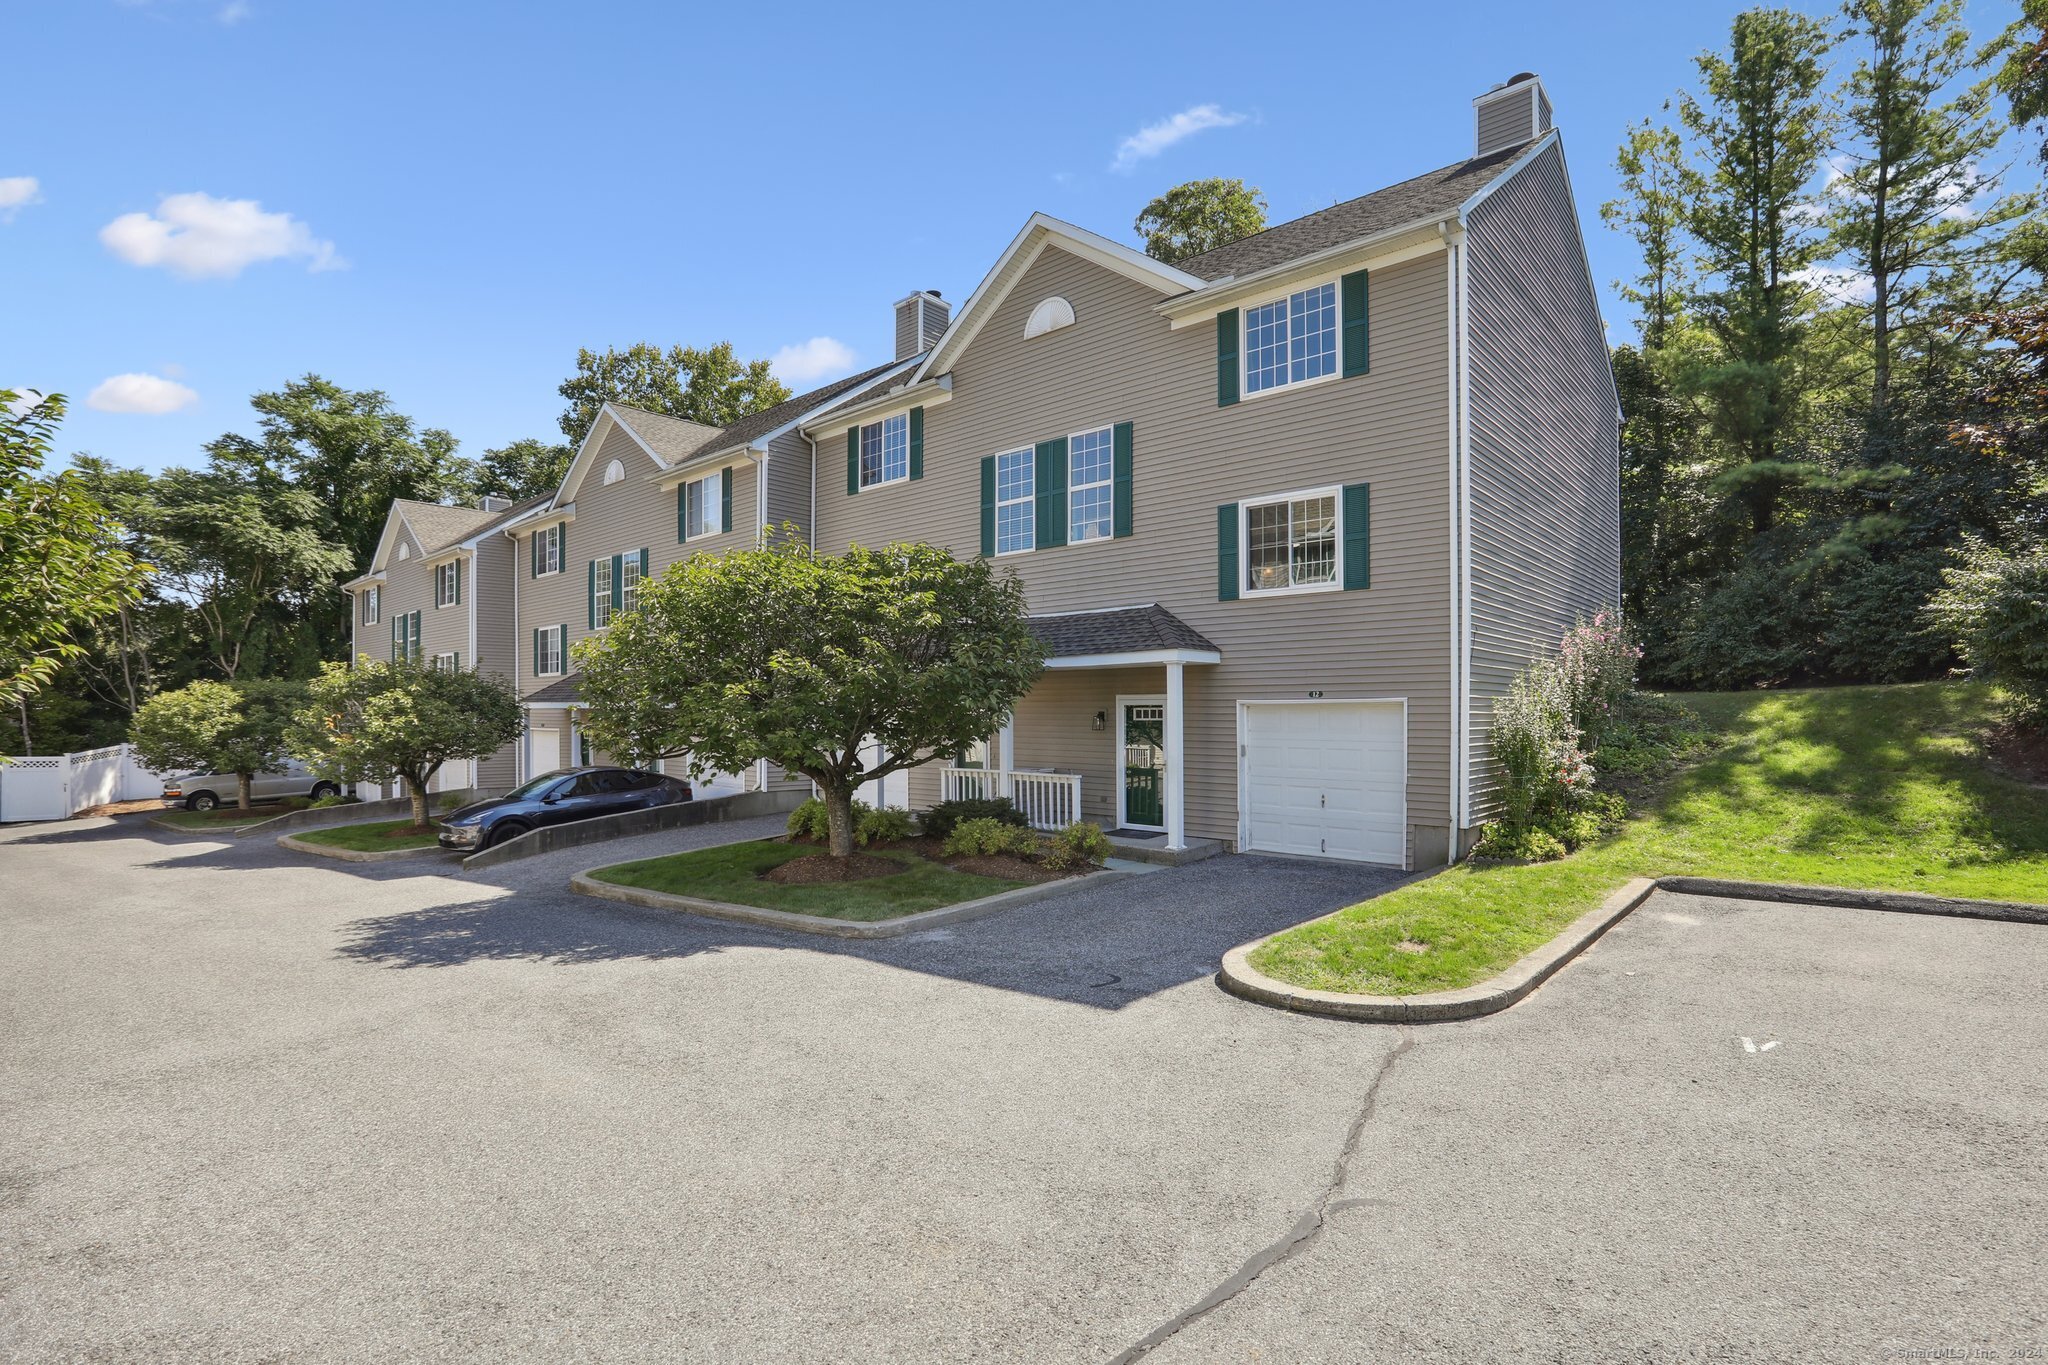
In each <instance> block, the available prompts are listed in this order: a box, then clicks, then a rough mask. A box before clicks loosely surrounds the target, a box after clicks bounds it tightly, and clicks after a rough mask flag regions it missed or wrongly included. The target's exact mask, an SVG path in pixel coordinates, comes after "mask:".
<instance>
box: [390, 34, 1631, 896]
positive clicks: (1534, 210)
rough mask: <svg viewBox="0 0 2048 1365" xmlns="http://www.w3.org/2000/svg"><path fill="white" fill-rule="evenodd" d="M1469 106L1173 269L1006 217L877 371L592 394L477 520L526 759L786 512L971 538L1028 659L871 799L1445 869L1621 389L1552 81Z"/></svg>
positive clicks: (820, 530) (960, 541) (967, 552)
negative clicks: (517, 497) (1442, 158)
mask: <svg viewBox="0 0 2048 1365" xmlns="http://www.w3.org/2000/svg"><path fill="white" fill-rule="evenodd" d="M1473 127H1474V133H1475V145H1474V148H1473V154H1472V155H1471V156H1469V157H1467V158H1465V159H1463V160H1461V161H1458V162H1456V163H1454V164H1452V165H1449V166H1444V167H1440V168H1438V169H1436V170H1433V171H1430V172H1427V173H1425V174H1422V175H1418V176H1415V177H1413V178H1411V179H1409V180H1405V181H1402V182H1400V183H1398V184H1395V185H1391V186H1388V187H1386V188H1383V189H1380V190H1377V191H1374V192H1372V193H1369V194H1366V195H1363V196H1361V197H1359V198H1356V199H1352V200H1348V201H1346V202H1343V203H1339V204H1336V205H1334V206H1332V207H1330V208H1328V209H1324V210H1321V211H1319V212H1316V213H1312V214H1309V215H1307V216H1305V217H1302V218H1298V219H1295V220H1293V221H1291V222H1287V223H1282V224H1279V225H1277V226H1275V227H1272V228H1269V229H1267V230H1265V231H1263V232H1261V233H1258V234H1255V235H1253V236H1251V237H1247V238H1244V239H1242V240H1240V241H1237V242H1233V243H1230V244H1229V245H1226V246H1223V247H1220V248H1218V249H1216V250H1214V251H1210V252H1207V253H1204V254H1202V255H1198V256H1194V257H1190V258H1187V259H1183V260H1180V261H1177V262H1175V263H1172V264H1167V263H1163V262H1161V261H1158V260H1154V259H1153V258H1151V257H1149V256H1146V255H1144V254H1142V253H1140V252H1137V251H1135V250H1133V249H1131V248H1130V247H1128V246H1125V245H1123V244H1121V243H1118V242H1115V241H1112V240H1110V239H1108V238H1105V237H1102V236H1100V235H1098V234H1095V233H1093V232H1090V231H1087V230H1086V229H1083V228H1080V227H1077V226H1075V225H1072V224H1069V223H1065V222H1062V221H1060V220H1058V219H1055V218H1051V217H1048V216H1046V215H1043V214H1034V215H1033V216H1032V217H1031V218H1030V219H1029V220H1028V221H1027V222H1026V223H1025V224H1024V226H1023V228H1022V230H1020V231H1019V232H1018V233H1017V235H1016V236H1015V238H1013V239H1012V240H1011V242H1010V243H1009V245H1008V246H1007V247H1006V248H1005V249H1004V250H1003V251H1002V252H1001V253H1000V254H999V255H998V256H997V257H996V259H995V262H994V264H993V265H992V267H991V268H990V270H989V271H988V273H987V275H986V276H985V277H984V278H983V279H982V281H981V282H980V284H979V285H978V287H976V289H975V290H974V291H973V293H972V294H971V295H970V296H969V297H968V299H967V301H966V302H965V304H964V305H962V307H961V308H960V310H959V311H958V313H957V314H955V313H953V312H951V311H950V309H949V308H948V305H947V304H946V302H945V300H944V299H943V298H942V297H941V296H940V295H939V294H938V292H937V291H934V290H919V291H916V292H914V293H912V294H911V295H909V296H908V297H906V298H904V299H902V300H900V301H899V302H898V303H897V305H896V321H897V328H896V331H897V344H896V356H895V358H894V359H893V360H892V361H891V362H890V363H889V364H887V365H882V366H878V367H876V368H874V369H870V370H867V371H865V372H863V373H861V374H857V375H852V376H848V377H847V378H845V379H843V380H841V381H839V382H837V383H835V384H832V385H827V386H825V387H823V388H820V389H818V390H815V391H813V392H811V393H807V394H804V395H801V396H800V397H797V398H794V399H792V400H790V401H789V402H787V403H784V404H780V405H778V406H777V407H776V408H773V409H771V410H769V411H767V412H764V413H760V414H756V415H755V416H753V417H750V418H747V419H745V420H744V421H742V422H740V423H736V424H735V425H733V426H731V427H727V428H724V429H720V430H713V429H709V428H705V427H701V426H698V425H696V424H693V423H688V422H681V421H677V420H676V419H673V418H667V417H662V416H658V415H655V414H651V413H644V412H639V411H636V410H634V409H631V408H628V407H624V406H621V405H617V404H614V405H611V406H608V407H607V408H606V409H605V410H604V412H603V413H602V414H601V416H600V417H599V420H598V422H597V424H596V426H595V427H594V428H593V429H592V431H591V433H590V436H589V438H588V439H587V440H586V441H585V442H584V443H583V445H582V447H581V448H580V449H579V451H578V453H577V456H576V460H575V463H574V465H573V466H572V468H571V469H570V471H569V474H568V476H567V477H566V478H565V479H564V481H563V484H562V486H561V488H560V489H559V490H558V491H557V493H556V494H555V495H554V496H553V497H552V498H551V499H549V500H547V501H546V503H545V504H544V505H542V506H540V507H538V508H536V509H523V510H521V511H519V512H518V513H517V514H516V515H510V509H508V514H505V515H507V519H506V520H505V521H503V522H502V523H501V524H499V525H497V526H496V527H495V528H494V529H490V530H487V531H483V533H484V534H486V535H488V536H491V537H495V538H496V539H497V540H499V541H500V542H502V543H503V544H504V546H506V547H507V548H508V550H509V557H510V559H511V560H512V561H513V569H514V571H513V572H512V574H511V576H510V577H511V584H510V586H511V587H512V589H513V591H514V594H515V597H516V600H515V601H514V602H513V604H512V606H511V608H510V617H511V620H512V623H513V630H512V641H513V642H514V643H516V646H517V650H516V653H517V658H516V660H515V661H514V665H513V667H514V669H515V676H516V677H517V678H518V681H519V684H520V687H521V691H522V695H524V696H525V697H526V700H527V705H528V710H529V722H530V723H529V730H528V733H527V736H526V740H525V741H524V744H523V745H522V747H521V750H520V753H519V754H517V755H515V764H514V766H515V769H516V771H517V772H518V773H521V774H525V773H533V772H538V771H545V770H546V769H547V768H550V767H555V766H560V765H562V764H564V763H567V762H569V761H572V760H574V759H579V758H584V757H588V756H589V755H588V754H587V753H586V752H585V750H586V748H587V746H585V745H584V744H583V743H582V742H581V739H580V736H579V735H578V733H577V729H576V716H577V707H578V703H579V697H578V693H577V680H576V679H575V677H574V674H573V671H572V665H571V664H570V663H569V662H568V659H569V655H568V650H569V646H570V645H571V644H573V642H574V641H575V640H576V639H578V638H581V637H582V636H584V635H587V634H589V633H591V632H593V631H597V630H602V629H604V627H605V623H606V622H607V621H608V620H609V619H610V616H611V615H612V614H613V613H614V612H617V611H621V610H630V609H631V608H632V606H633V603H634V601H635V600H636V594H637V591H638V585H639V583H640V582H641V581H643V580H644V579H645V578H646V577H647V576H649V575H650V574H658V573H659V572H660V571H661V570H662V569H663V568H664V567H665V566H666V565H668V564H670V563H673V562H675V561H677V560H678V559H681V558H684V557H686V556H688V555H691V554H695V553H700V552H712V553H716V552H720V551H722V550H725V549H729V548H731V547H733V546H735V545H747V544H752V543H754V542H755V540H756V538H757V537H758V536H759V535H760V534H761V533H762V530H763V528H766V527H776V526H781V525H784V524H789V525H794V526H797V527H799V528H800V529H801V531H802V533H803V534H805V535H807V536H808V537H810V539H811V541H812V543H814V544H815V545H817V546H818V547H819V548H820V549H822V550H826V551H838V550H843V549H844V548H845V547H846V546H848V545H850V544H854V543H860V544H867V545H876V544H882V543H886V542H889V541H899V540H901V541H924V542H928V543H931V544H935V545H940V546H944V547H947V548H948V549H950V550H951V551H952V552H953V553H955V554H957V555H960V556H962V557H968V556H974V555H982V556H986V557H988V558H989V559H991V560H992V561H994V562H997V563H999V564H1001V565H1002V566H1004V567H1005V568H1007V569H1009V570H1011V571H1013V572H1015V573H1016V574H1017V576H1018V577H1019V578H1020V579H1021V581H1022V582H1023V584H1024V586H1025V590H1026V594H1027V599H1028V602H1029V610H1030V612H1031V613H1032V624H1033V628H1034V630H1035V631H1036V632H1037V633H1038V634H1039V636H1040V638H1041V639H1042V640H1043V641H1044V642H1045V646H1046V653H1047V667H1046V672H1045V674H1044V676H1043V677H1042V679H1041V681H1040V682H1039V683H1038V685H1037V686H1036V687H1035V688H1034V689H1033V690H1032V692H1031V693H1030V694H1029V695H1028V696H1026V697H1025V698H1024V699H1023V700H1022V702H1021V703H1020V704H1019V706H1018V708H1017V710H1016V713H1015V715H1014V717H1013V718H1012V720H1011V722H1010V724H1009V725H1007V726H1005V727H1004V728H1003V729H1002V730H1001V731H1000V732H999V733H997V734H994V735H991V736H989V737H988V738H987V740H986V741H985V742H984V743H982V744H978V745H976V746H973V747H972V748H971V749H970V750H969V751H968V752H966V753H963V754H961V755H958V756H955V757H953V758H949V759H947V760H945V761H943V762H937V763H933V764H929V765H926V766H925V767H923V768H920V769H917V770H915V771H912V772H910V773H907V774H902V775H899V777H898V778H897V779H896V780H894V781H892V782H890V783H888V784H886V789H883V788H881V787H876V788H873V789H871V790H870V791H869V792H868V793H866V795H867V797H868V799H869V800H871V801H873V802H875V803H876V804H889V805H902V806H909V807H913V808H916V807H923V806H926V805H929V804H931V803H932V802H934V801H937V800H940V799H943V798H946V797H949V796H960V795H981V794H993V793H996V792H1001V793H1004V794H1008V795H1010V796H1012V797H1013V799H1016V800H1017V801H1018V802H1019V804H1020V805H1022V806H1024V807H1025V808H1026V809H1027V810H1029V811H1030V812H1031V813H1032V814H1033V816H1034V818H1035V820H1036V821H1037V822H1038V823H1041V824H1046V825H1051V824H1058V823H1062V822H1064V821H1065V820H1068V819H1074V818H1081V819H1088V820H1092V821H1095V822H1097V823H1099V824H1102V825H1103V826H1105V827H1107V828H1112V829H1117V830H1123V831H1129V832H1132V833H1133V834H1134V835H1138V836H1149V837H1151V838H1153V839H1154V840H1156V841H1157V842H1160V843H1163V844H1164V845H1166V846H1168V847H1184V846H1186V845H1188V844H1189V843H1190V842H1192V841H1196V840H1215V841H1219V842H1221V843H1224V844H1226V845H1229V846H1231V847H1234V848H1238V849H1241V850H1248V851H1263V852H1272V853H1281V854H1300V855H1307V856H1317V857H1340V858H1351V859H1360V860H1365V861H1372V862H1381V863H1389V864H1395V865H1402V866H1410V867H1420V866H1425V865H1430V864H1434V863H1441V862H1443V861H1445V860H1447V859H1449V858H1451V857H1454V856H1456V855H1457V854H1458V853H1460V852H1462V851H1463V849H1465V848H1466V847H1468V846H1469V844H1470V841H1471V840H1472V839H1473V838H1474V837H1475V836H1476V831H1477V826H1478V825H1479V824H1480V823H1482V822H1483V821H1484V820H1485V819H1486V818H1487V816H1488V814H1489V812H1490V810H1491V809H1492V795H1491V787H1490V780H1491V779H1490V772H1489V765H1488V761H1487V746H1486V726H1487V718H1488V716H1489V714H1490V709H1491V703H1492V700H1493V698H1495V697H1497V696H1498V695H1500V693H1501V692H1502V691H1503V690H1504V688H1505V686H1506V684H1507V682H1508V680H1509V679H1510V678H1511V677H1512V676H1513V674H1514V673H1515V672H1516V671H1517V670H1518V669H1519V668H1521V667H1522V666H1523V665H1524V664H1525V663H1526V662H1528V661H1529V660H1530V659H1531V658H1533V657H1535V656H1537V655H1538V654H1540V653H1542V652H1544V651H1545V650H1547V649H1549V648H1552V647H1554V645H1555V642H1556V640H1557V638H1558V636H1559V634H1560V633H1561V632H1562V631H1563V630H1564V629H1565V628H1566V627H1568V626H1569V625H1570V624H1571V623H1572V621H1573V620H1574V618H1576V617H1577V616H1580V615H1584V614H1590V613H1591V612H1593V611H1595V610H1598V609H1599V608H1600V607H1602V606H1608V605H1612V604H1614V603H1615V602H1617V601H1618V600H1619V597H1620V538H1619V506H1620V494H1619V409H1618V402H1617V397H1616V393H1615V389H1614V385H1613V378H1612V373H1611V370H1610V368H1609V364H1608V357H1607V347H1606V340H1605V335H1604V329H1603V327H1602V324H1601V320H1600V316H1599V310H1598V304H1597V300H1596V296H1595V292H1594V287H1593V281H1592V277H1591V274H1590V271H1589V269H1588V266H1587V262H1586V256H1585V251H1584V246H1583V242H1582V240H1581V237H1580V231H1579V224H1578V216H1577V211H1576V208H1575V205H1574V203H1573V199H1572V194H1571V187H1570V181H1569V177H1568V174H1567V170H1566V166H1565V160H1564V151H1563V145H1562V140H1561V137H1560V134H1559V133H1558V132H1557V130H1556V129H1555V128H1553V127H1552V124H1551V105H1550V101H1549V98H1548V96H1547V94H1546V92H1545V90H1544V88H1543V85H1542V82H1541V81H1540V80H1538V79H1537V78H1536V77H1534V76H1533V75H1529V74H1526V73H1524V74H1522V75H1519V76H1516V77H1514V78H1513V79H1511V80H1509V81H1507V82H1505V83H1503V84H1502V85H1500V86H1497V87H1495V88H1494V89H1492V90H1490V91H1487V92H1485V93H1484V94H1482V95H1481V96H1480V97H1479V98H1478V99H1477V100H1475V101H1474V103H1473ZM479 529H480V530H481V529H482V528H479ZM382 553H383V552H382V550H381V549H380V557H381V556H382ZM385 567H386V571H387V572H388V571H389V570H388V565H387V566H385ZM487 571H488V570H487ZM492 581H493V589H492V590H493V591H496V592H500V593H502V592H504V590H505V587H506V584H505V581H504V579H503V577H502V576H501V575H494V576H493V580H492ZM494 619H496V618H494ZM394 638H395V637H394ZM472 648H475V645H472ZM801 785H803V784H801V783H794V782H791V781H790V779H788V778H787V777H786V775H783V774H779V773H775V772H771V771H769V770H768V769H767V768H766V767H765V765H757V766H756V769H755V771H753V772H750V773H742V774H722V775H719V776H718V777H717V778H716V779H714V780H713V781H712V782H711V783H710V789H711V790H719V789H738V788H743V787H749V786H756V787H758V786H767V787H776V786H786V787H791V788H796V787H799V786H801Z"/></svg>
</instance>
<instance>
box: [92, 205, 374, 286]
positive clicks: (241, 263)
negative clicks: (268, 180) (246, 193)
mask: <svg viewBox="0 0 2048 1365" xmlns="http://www.w3.org/2000/svg"><path fill="white" fill-rule="evenodd" d="M100 240H101V241H102V242H104V243H106V246H107V250H109V251H111V252H113V253H114V254H115V255H116V256H119V257H120V258H121V259H122V260H124V261H126V262H128V264H130V265H142V266H152V265H160V266H162V267H164V268H165V269H166V270H169V271H172V272H173V273H175V274H179V275H183V276H185V277H187V278H188V279H208V278H213V279H232V278H233V277H235V276H236V275H239V274H241V273H242V271H243V270H244V269H246V268H247V267H249V266H251V265H254V264H255V263H256V262H258V261H278V260H295V259H300V260H304V261H305V262H306V268H307V269H308V270H340V269H343V268H344V267H345V266H346V265H347V264H348V262H346V261H344V260H342V259H341V257H340V256H338V255H336V254H335V250H334V243H332V242H328V241H322V240H320V239H319V238H317V237H315V236H314V235H313V230H312V229H311V228H309V227H307V226H306V225H305V224H304V223H302V222H300V221H299V220H298V219H296V218H294V217H292V216H291V215H290V214H289V213H265V212H264V211H263V206H262V205H261V204H259V203H257V202H256V201H255V200H254V199H216V198H214V197H213V196H212V195H210V194H198V193H194V194H169V195H165V196H164V198H163V200H162V202H160V203H159V204H158V205H157V206H156V212H155V213H154V214H148V213H124V214H122V215H121V216H120V217H119V218H116V219H115V220H114V221H113V222H111V223H109V224H107V225H106V226H105V227H103V228H101V229H100Z"/></svg>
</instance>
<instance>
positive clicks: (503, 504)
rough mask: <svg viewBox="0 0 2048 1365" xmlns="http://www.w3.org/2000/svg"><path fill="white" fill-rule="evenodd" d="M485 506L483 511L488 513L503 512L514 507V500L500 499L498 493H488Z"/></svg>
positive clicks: (484, 501)
mask: <svg viewBox="0 0 2048 1365" xmlns="http://www.w3.org/2000/svg"><path fill="white" fill-rule="evenodd" d="M483 504H484V505H483V510H484V511H486V512H502V511H504V510H505V509H506V508H508V507H510V506H511V505H512V499H510V498H502V497H499V496H498V495H497V494H496V493H486V494H484V499H483Z"/></svg>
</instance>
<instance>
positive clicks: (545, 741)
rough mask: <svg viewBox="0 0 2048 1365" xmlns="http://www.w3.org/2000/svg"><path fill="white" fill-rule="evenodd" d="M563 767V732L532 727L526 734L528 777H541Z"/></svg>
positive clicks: (542, 727) (536, 726) (537, 726)
mask: <svg viewBox="0 0 2048 1365" xmlns="http://www.w3.org/2000/svg"><path fill="white" fill-rule="evenodd" d="M561 766H562V732H561V731H560V730H557V729H550V728H547V727H544V726H539V725H535V726H531V727H529V728H528V730H527V732H526V775H527V776H528V777H529V778H533V777H539V776H540V775H541V774H542V773H551V772H553V771H554V770H555V769H557V768H559V767H561Z"/></svg>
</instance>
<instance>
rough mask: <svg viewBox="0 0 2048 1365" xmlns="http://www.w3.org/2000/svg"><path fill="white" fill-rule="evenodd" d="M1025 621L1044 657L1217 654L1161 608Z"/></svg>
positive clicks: (1190, 628) (1199, 635) (1068, 614)
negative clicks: (1173, 652) (1182, 652)
mask: <svg viewBox="0 0 2048 1365" xmlns="http://www.w3.org/2000/svg"><path fill="white" fill-rule="evenodd" d="M1026 620H1027V621H1028V622H1029V624H1030V626H1031V633H1032V634H1033V635H1036V636H1037V637H1038V638H1039V639H1041V640H1043V641H1044V642H1045V648H1046V657H1047V658H1050V659H1071V658H1076V657H1079V656H1081V655H1084V654H1130V653H1135V652H1136V651H1138V650H1150V649H1206V650H1212V651H1215V652H1217V653H1221V652H1222V651H1221V650H1217V649H1216V646H1215V645H1213V644H1211V643H1210V642H1209V640H1208V638H1207V637H1205V636H1204V635H1203V634H1202V633H1201V632H1200V631H1198V630H1196V629H1195V628H1194V627H1193V626H1191V625H1189V624H1188V623H1187V622H1185V621H1183V620H1181V619H1180V618H1179V617H1178V616H1175V615H1174V614H1173V613H1172V612H1170V611H1168V610H1167V609H1166V608H1165V607H1162V606H1160V605H1159V604H1158V603H1156V602H1155V603H1153V604H1152V605H1151V606H1146V607H1119V608H1118V609H1116V610H1115V611H1070V612H1062V613H1059V614H1057V615H1052V616H1032V617H1027V618H1026Z"/></svg>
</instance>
